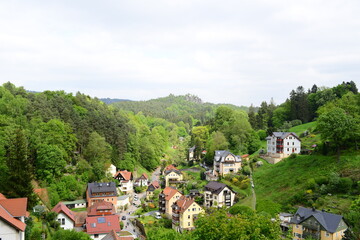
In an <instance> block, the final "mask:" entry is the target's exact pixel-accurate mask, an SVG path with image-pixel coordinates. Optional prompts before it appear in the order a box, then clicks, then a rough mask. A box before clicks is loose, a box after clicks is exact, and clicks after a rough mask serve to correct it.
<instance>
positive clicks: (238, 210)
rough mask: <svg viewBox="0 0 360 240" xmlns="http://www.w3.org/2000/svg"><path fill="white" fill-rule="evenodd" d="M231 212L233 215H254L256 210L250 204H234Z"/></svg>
mask: <svg viewBox="0 0 360 240" xmlns="http://www.w3.org/2000/svg"><path fill="white" fill-rule="evenodd" d="M229 213H231V214H233V215H236V214H241V215H247V216H252V215H254V213H255V211H254V210H252V209H251V208H249V207H248V206H244V205H234V206H232V207H231V208H230V209H229Z"/></svg>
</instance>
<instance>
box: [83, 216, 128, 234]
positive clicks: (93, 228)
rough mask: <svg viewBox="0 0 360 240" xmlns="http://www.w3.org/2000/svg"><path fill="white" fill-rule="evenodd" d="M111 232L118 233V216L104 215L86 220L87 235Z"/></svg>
mask: <svg viewBox="0 0 360 240" xmlns="http://www.w3.org/2000/svg"><path fill="white" fill-rule="evenodd" d="M112 230H114V231H115V232H120V230H121V229H120V224H119V216H118V215H105V216H96V217H87V218H86V232H87V233H88V234H102V233H109V232H111V231H112Z"/></svg>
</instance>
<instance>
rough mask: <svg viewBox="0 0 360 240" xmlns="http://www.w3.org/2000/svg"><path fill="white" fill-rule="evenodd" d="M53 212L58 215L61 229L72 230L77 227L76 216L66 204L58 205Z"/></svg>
mask: <svg viewBox="0 0 360 240" xmlns="http://www.w3.org/2000/svg"><path fill="white" fill-rule="evenodd" d="M51 211H52V212H56V213H57V214H58V215H57V217H56V219H57V221H58V222H59V223H60V228H62V229H64V230H72V229H73V228H74V227H75V214H74V213H73V212H72V211H71V210H70V209H69V208H67V207H66V206H65V204H64V203H61V202H60V203H58V204H57V205H56V206H55V207H54V208H53V209H52V210H51Z"/></svg>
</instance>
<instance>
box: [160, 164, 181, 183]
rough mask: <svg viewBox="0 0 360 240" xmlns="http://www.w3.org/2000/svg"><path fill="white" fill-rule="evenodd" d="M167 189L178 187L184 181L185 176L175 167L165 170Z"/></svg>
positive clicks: (168, 167)
mask: <svg viewBox="0 0 360 240" xmlns="http://www.w3.org/2000/svg"><path fill="white" fill-rule="evenodd" d="M163 174H164V179H165V187H168V186H176V185H177V184H179V183H182V181H183V174H182V173H181V171H180V170H178V169H177V168H176V167H174V166H173V165H169V166H167V167H166V168H165V169H164V172H163Z"/></svg>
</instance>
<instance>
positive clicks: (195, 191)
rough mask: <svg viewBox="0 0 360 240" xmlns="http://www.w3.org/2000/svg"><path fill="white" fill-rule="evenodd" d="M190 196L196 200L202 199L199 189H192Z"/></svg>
mask: <svg viewBox="0 0 360 240" xmlns="http://www.w3.org/2000/svg"><path fill="white" fill-rule="evenodd" d="M189 195H190V197H192V198H195V197H200V196H201V195H202V194H201V193H200V192H199V190H197V189H191V190H190V194H189Z"/></svg>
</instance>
